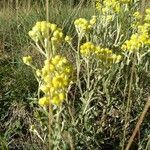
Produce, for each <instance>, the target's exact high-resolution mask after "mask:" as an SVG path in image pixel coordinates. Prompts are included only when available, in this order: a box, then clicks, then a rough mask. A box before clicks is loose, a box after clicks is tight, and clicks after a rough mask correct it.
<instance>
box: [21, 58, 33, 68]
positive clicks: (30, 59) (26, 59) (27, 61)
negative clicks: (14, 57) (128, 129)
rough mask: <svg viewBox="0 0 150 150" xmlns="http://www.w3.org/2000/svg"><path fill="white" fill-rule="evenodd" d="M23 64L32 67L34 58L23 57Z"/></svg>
mask: <svg viewBox="0 0 150 150" xmlns="http://www.w3.org/2000/svg"><path fill="white" fill-rule="evenodd" d="M23 62H24V63H25V64H26V65H28V66H30V65H31V63H32V57H31V56H27V57H23Z"/></svg>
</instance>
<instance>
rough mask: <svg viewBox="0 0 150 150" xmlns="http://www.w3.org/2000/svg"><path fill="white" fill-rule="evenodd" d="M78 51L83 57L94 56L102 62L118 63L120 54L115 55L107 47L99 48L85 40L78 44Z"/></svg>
mask: <svg viewBox="0 0 150 150" xmlns="http://www.w3.org/2000/svg"><path fill="white" fill-rule="evenodd" d="M80 53H81V55H82V56H83V57H90V56H93V55H94V56H96V57H97V58H98V59H100V60H101V61H103V62H109V63H119V62H120V61H121V58H122V57H121V55H116V54H114V53H113V52H112V50H109V49H108V48H101V47H100V46H95V45H94V44H93V43H92V42H86V43H84V44H83V45H81V46H80Z"/></svg>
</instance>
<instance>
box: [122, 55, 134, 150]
mask: <svg viewBox="0 0 150 150" xmlns="http://www.w3.org/2000/svg"><path fill="white" fill-rule="evenodd" d="M135 56H136V55H134V56H133V63H132V68H131V75H130V81H129V90H128V98H127V106H126V111H125V124H124V131H123V145H122V150H124V146H125V141H126V128H127V124H128V122H129V115H130V109H131V101H132V100H131V92H132V83H133V75H134V72H135V59H136V57H135Z"/></svg>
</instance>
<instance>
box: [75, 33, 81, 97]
mask: <svg viewBox="0 0 150 150" xmlns="http://www.w3.org/2000/svg"><path fill="white" fill-rule="evenodd" d="M80 42H81V38H80V35H79V37H78V47H77V54H76V66H77V84H78V87H79V90H80V93H81V94H82V88H81V82H80V68H81V60H80Z"/></svg>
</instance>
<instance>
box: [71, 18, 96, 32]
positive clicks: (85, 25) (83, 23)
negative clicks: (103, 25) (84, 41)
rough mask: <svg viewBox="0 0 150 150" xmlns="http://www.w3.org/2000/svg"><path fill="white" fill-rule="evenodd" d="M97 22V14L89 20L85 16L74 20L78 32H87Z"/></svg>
mask: <svg viewBox="0 0 150 150" xmlns="http://www.w3.org/2000/svg"><path fill="white" fill-rule="evenodd" d="M95 23H96V16H93V17H92V19H91V20H90V21H87V20H86V19H85V18H79V19H76V20H75V22H74V25H75V28H76V30H77V33H78V34H80V33H86V32H87V31H89V30H91V28H92V27H93V25H94V24H95Z"/></svg>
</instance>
